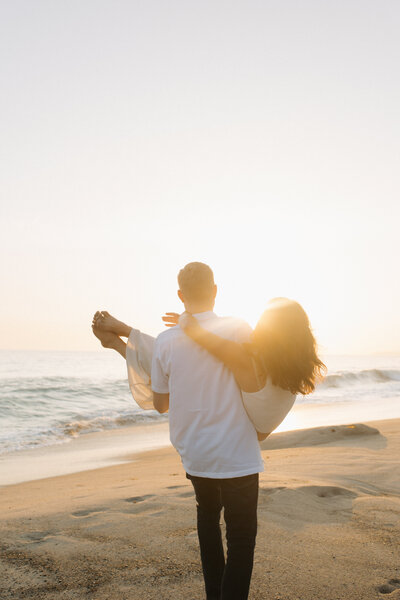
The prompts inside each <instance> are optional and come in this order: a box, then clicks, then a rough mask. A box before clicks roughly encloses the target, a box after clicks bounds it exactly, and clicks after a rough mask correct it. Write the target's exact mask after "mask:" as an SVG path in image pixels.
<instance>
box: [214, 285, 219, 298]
mask: <svg viewBox="0 0 400 600" xmlns="http://www.w3.org/2000/svg"><path fill="white" fill-rule="evenodd" d="M217 292H218V287H217V284H216V283H214V300H215V297H216V295H217Z"/></svg>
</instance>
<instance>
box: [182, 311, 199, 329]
mask: <svg viewBox="0 0 400 600" xmlns="http://www.w3.org/2000/svg"><path fill="white" fill-rule="evenodd" d="M198 324H199V323H198V321H197V319H195V318H194V316H193V315H192V314H190V313H188V312H186V311H185V312H184V313H182V314H181V316H180V317H179V321H178V325H179V327H180V328H181V329H182V330H183V331H186V332H189V331H193V330H194V328H196V327H197V326H198Z"/></svg>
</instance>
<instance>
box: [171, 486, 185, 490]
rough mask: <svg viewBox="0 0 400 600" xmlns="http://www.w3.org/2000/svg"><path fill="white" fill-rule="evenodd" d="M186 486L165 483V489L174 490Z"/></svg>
mask: <svg viewBox="0 0 400 600" xmlns="http://www.w3.org/2000/svg"><path fill="white" fill-rule="evenodd" d="M182 487H186V486H184V485H167V490H176V489H178V488H182Z"/></svg>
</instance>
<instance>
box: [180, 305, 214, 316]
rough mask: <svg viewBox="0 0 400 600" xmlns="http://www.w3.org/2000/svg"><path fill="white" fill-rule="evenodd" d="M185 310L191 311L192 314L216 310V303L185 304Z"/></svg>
mask: <svg viewBox="0 0 400 600" xmlns="http://www.w3.org/2000/svg"><path fill="white" fill-rule="evenodd" d="M185 310H187V312H189V313H191V314H192V315H196V314H197V313H203V312H209V311H212V310H214V304H211V305H210V304H206V305H204V304H185Z"/></svg>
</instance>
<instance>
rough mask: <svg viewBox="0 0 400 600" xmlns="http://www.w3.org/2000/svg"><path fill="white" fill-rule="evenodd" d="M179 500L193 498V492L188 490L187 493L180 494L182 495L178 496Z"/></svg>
mask: <svg viewBox="0 0 400 600" xmlns="http://www.w3.org/2000/svg"><path fill="white" fill-rule="evenodd" d="M178 495H179V498H190V497H191V496H194V491H193V490H190V491H189V492H182V494H178Z"/></svg>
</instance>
